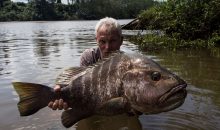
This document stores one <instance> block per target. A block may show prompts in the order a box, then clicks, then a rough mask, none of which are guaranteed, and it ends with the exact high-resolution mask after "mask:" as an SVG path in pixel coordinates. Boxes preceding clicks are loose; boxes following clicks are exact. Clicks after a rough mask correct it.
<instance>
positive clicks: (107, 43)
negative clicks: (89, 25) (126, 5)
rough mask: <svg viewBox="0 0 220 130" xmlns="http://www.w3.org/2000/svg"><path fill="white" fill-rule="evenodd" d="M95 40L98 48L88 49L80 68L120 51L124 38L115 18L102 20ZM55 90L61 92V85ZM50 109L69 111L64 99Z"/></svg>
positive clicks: (98, 24) (98, 25) (51, 105)
mask: <svg viewBox="0 0 220 130" xmlns="http://www.w3.org/2000/svg"><path fill="white" fill-rule="evenodd" d="M95 39H96V42H97V45H98V47H96V48H91V49H87V50H85V51H84V52H83V54H82V55H81V58H80V66H89V65H92V64H94V63H96V62H97V61H99V60H102V58H103V57H105V56H107V55H108V54H109V53H110V52H111V51H116V50H119V49H120V46H121V45H122V42H123V36H122V31H121V26H120V24H119V23H118V22H117V21H116V20H115V19H113V18H109V17H106V18H103V19H101V20H100V21H99V22H98V23H97V24H96V27H95ZM54 90H55V91H56V92H59V91H60V90H61V88H60V86H59V85H56V86H55V88H54ZM48 107H50V108H52V109H53V110H57V109H59V110H62V109H64V110H67V109H68V104H67V103H66V102H64V101H63V99H59V100H55V101H54V102H50V103H49V104H48Z"/></svg>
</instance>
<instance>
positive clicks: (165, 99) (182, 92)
mask: <svg viewBox="0 0 220 130" xmlns="http://www.w3.org/2000/svg"><path fill="white" fill-rule="evenodd" d="M186 87H187V84H186V83H184V84H180V85H178V86H176V87H174V88H172V89H170V90H169V91H168V92H166V93H165V94H163V95H162V96H161V97H160V98H159V100H158V104H160V105H163V104H168V105H169V104H174V103H176V102H181V101H182V100H183V99H185V97H186V94H187V92H186Z"/></svg>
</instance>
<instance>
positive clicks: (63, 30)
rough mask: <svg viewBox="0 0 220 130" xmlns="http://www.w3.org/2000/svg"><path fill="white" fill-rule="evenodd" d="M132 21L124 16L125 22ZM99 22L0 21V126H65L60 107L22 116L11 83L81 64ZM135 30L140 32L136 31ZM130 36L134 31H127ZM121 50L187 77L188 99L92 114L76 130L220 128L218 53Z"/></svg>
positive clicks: (16, 129)
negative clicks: (148, 109)
mask: <svg viewBox="0 0 220 130" xmlns="http://www.w3.org/2000/svg"><path fill="white" fill-rule="evenodd" d="M129 21H130V20H120V23H122V24H124V23H127V22H129ZM96 22H97V21H59V22H47V21H45V22H3V23H0V99H1V100H0V129H4V130H8V129H10V130H11V129H12V130H24V129H27V130H29V129H47V130H48V129H51V130H59V129H65V128H64V127H63V126H62V124H61V122H60V115H61V112H60V111H52V110H50V109H49V108H44V109H42V110H40V111H39V112H37V113H36V114H34V115H32V116H28V117H20V116H19V113H18V110H17V106H16V104H17V102H18V96H17V95H16V93H15V91H14V90H13V88H12V85H11V82H12V81H26V82H34V83H41V84H45V85H49V86H51V87H53V86H54V81H55V79H56V76H57V75H58V74H59V73H60V72H62V71H63V70H64V69H65V68H68V67H71V66H79V57H80V55H81V53H82V52H83V51H84V50H85V49H87V48H90V47H94V46H96V43H95V40H94V39H95V36H94V26H95V24H96ZM135 33H136V32H135ZM123 34H125V35H130V34H131V32H128V31H124V32H123ZM122 50H123V51H125V52H131V53H133V52H134V53H136V52H138V53H142V54H145V55H146V56H148V57H150V58H152V59H154V60H156V61H157V62H159V63H160V64H161V65H162V66H164V67H166V68H168V69H170V70H171V71H172V72H174V73H176V74H177V75H179V76H180V77H182V78H183V79H185V80H186V81H187V83H188V84H189V85H188V88H187V90H188V95H187V98H186V100H185V103H184V104H183V105H182V106H181V107H179V108H178V109H175V110H173V111H170V112H165V113H161V114H156V115H142V116H140V117H128V116H126V115H119V116H113V117H98V116H94V117H91V118H88V119H85V120H82V121H80V122H78V123H77V124H76V125H75V126H73V127H71V128H70V129H73V130H74V129H77V130H114V129H117V130H134V129H135V130H139V129H143V130H160V129H163V130H170V129H191V130H195V129H204V130H207V129H209V130H217V129H220V96H219V95H220V65H219V64H220V51H219V50H218V49H216V50H214V51H207V50H200V51H198V50H197V51H195V50H184V51H167V50H164V51H159V52H155V53H152V52H142V51H141V50H139V49H138V47H137V46H136V45H134V44H132V43H130V42H129V41H127V40H126V38H125V40H124V42H123V46H122Z"/></svg>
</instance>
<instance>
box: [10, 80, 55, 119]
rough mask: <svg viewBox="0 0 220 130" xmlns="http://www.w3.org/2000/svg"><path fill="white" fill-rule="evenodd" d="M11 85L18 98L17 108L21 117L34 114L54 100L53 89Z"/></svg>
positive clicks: (41, 86) (30, 85) (33, 85)
mask: <svg viewBox="0 0 220 130" xmlns="http://www.w3.org/2000/svg"><path fill="white" fill-rule="evenodd" d="M12 84H13V86H14V89H15V90H16V92H17V93H18V96H19V98H20V101H19V102H18V104H17V106H18V110H19V112H20V115H21V116H29V115H32V114H34V113H36V112H37V111H38V110H39V109H41V108H43V107H46V106H47V104H48V103H49V102H50V101H51V100H53V99H54V98H55V93H54V91H53V89H52V88H50V87H48V86H44V85H41V84H34V83H25V82H13V83H12Z"/></svg>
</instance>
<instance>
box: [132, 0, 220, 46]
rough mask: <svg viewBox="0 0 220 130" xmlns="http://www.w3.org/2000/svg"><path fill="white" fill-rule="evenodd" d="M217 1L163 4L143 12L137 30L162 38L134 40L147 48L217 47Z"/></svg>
mask: <svg viewBox="0 0 220 130" xmlns="http://www.w3.org/2000/svg"><path fill="white" fill-rule="evenodd" d="M219 7H220V1H219V0H167V2H163V3H161V4H160V5H157V6H154V7H152V8H150V9H148V10H146V11H143V12H142V13H141V14H140V15H139V16H138V18H139V20H140V22H139V23H138V25H137V26H138V27H139V28H141V29H149V30H162V32H163V34H164V35H154V34H150V35H146V36H144V37H137V38H136V40H138V42H137V43H139V44H140V45H141V46H142V47H144V48H145V47H148V48H151V49H153V48H155V47H156V48H158V47H159V48H161V47H162V48H167V47H168V48H188V47H190V48H191V47H196V48H207V47H210V48H212V47H215V46H219V45H220V8H219Z"/></svg>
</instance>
